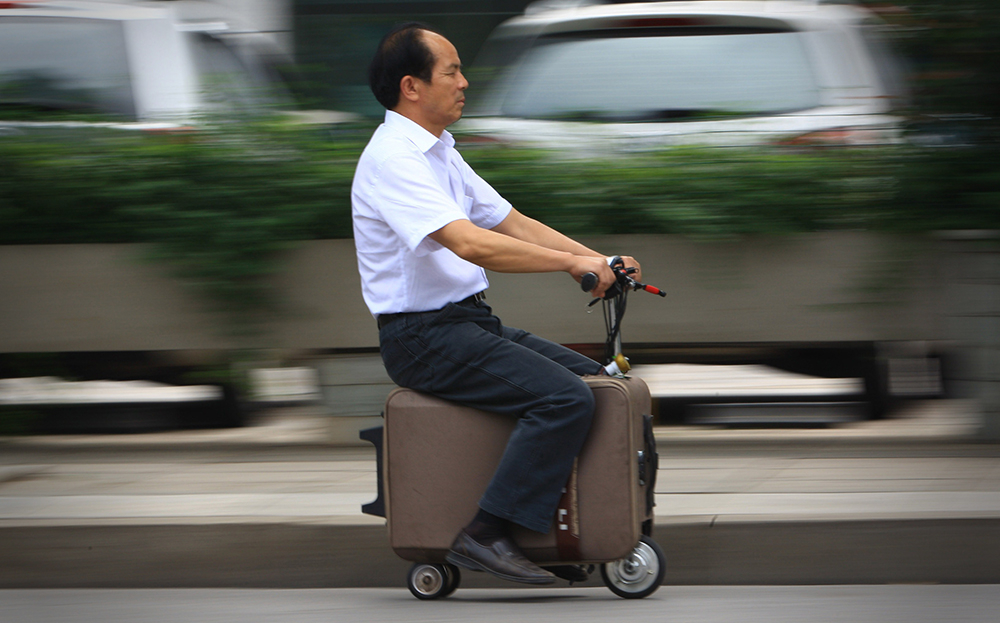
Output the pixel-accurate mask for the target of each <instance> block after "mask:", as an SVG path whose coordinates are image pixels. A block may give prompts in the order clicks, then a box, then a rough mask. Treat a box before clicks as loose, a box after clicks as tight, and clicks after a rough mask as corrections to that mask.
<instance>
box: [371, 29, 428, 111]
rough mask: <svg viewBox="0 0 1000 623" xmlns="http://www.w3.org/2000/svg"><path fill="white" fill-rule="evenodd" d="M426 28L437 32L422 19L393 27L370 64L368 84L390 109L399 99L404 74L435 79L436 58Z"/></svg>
mask: <svg viewBox="0 0 1000 623" xmlns="http://www.w3.org/2000/svg"><path fill="white" fill-rule="evenodd" d="M422 30H426V31H428V32H434V33H436V32H437V31H436V30H435V29H434V28H432V27H431V26H428V25H427V24H422V23H420V22H407V23H405V24H400V25H398V26H396V27H395V28H393V29H392V30H390V31H389V32H388V33H386V35H385V36H384V37H382V41H381V42H379V44H378V50H376V52H375V57H374V58H373V59H372V62H371V64H370V65H369V66H368V85H369V86H370V87H371V90H372V93H373V94H374V95H375V99H377V100H378V103H379V104H382V105H383V106H385V108H386V110H392V109H393V108H395V107H396V105H397V104H398V103H399V83H400V81H401V80H402V79H403V77H405V76H413V77H414V78H419V79H420V80H423V81H424V82H430V81H431V77H432V76H433V72H434V62H435V58H434V54H433V53H432V52H431V50H430V48H429V47H427V43H426V42H425V41H424V38H423V35H422V34H421V31H422Z"/></svg>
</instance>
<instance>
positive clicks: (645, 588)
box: [601, 536, 667, 599]
mask: <svg viewBox="0 0 1000 623" xmlns="http://www.w3.org/2000/svg"><path fill="white" fill-rule="evenodd" d="M666 563H667V561H666V559H665V558H664V556H663V550H661V549H660V546H659V545H657V544H656V541H654V540H652V539H651V538H649V537H647V536H643V537H640V539H639V544H638V545H636V546H635V549H633V550H632V553H631V554H629V555H628V556H626V557H625V558H622V559H621V560H616V561H614V562H608V563H605V564H603V565H601V578H602V579H603V580H604V585H605V586H607V587H608V588H609V589H611V592H612V593H614V594H615V595H618V596H619V597H623V598H625V599H642V598H643V597H648V596H650V595H652V594H653V593H654V592H655V591H656V589H658V588H660V584H662V583H663V575H664V573H666V567H667V564H666Z"/></svg>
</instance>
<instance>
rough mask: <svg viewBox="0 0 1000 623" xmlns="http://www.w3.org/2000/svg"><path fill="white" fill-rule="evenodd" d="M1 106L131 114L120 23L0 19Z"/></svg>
mask: <svg viewBox="0 0 1000 623" xmlns="http://www.w3.org/2000/svg"><path fill="white" fill-rule="evenodd" d="M0 105H4V106H7V107H10V106H18V107H28V108H53V109H66V110H79V109H90V110H96V111H101V112H109V113H116V114H120V115H123V116H125V117H128V118H134V117H135V102H134V101H133V97H132V88H131V83H130V80H129V73H128V65H127V61H126V53H125V38H124V34H123V32H122V27H121V24H120V23H117V22H108V21H102V20H86V19H65V18H29V17H10V18H4V19H2V20H0Z"/></svg>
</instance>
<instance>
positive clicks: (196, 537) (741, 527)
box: [0, 518, 1000, 588]
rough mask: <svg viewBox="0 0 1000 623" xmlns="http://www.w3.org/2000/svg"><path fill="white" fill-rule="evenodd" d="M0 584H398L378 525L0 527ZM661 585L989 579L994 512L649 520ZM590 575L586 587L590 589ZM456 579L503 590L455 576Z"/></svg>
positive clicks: (484, 579) (998, 541) (396, 567)
mask: <svg viewBox="0 0 1000 623" xmlns="http://www.w3.org/2000/svg"><path fill="white" fill-rule="evenodd" d="M0 534H2V535H3V538H2V539H0V588H97V587H100V588H167V587H188V588H209V587H255V588H318V587H326V588H344V587H402V586H405V583H406V573H407V570H408V569H409V566H410V563H408V562H406V561H404V560H401V559H400V558H398V557H397V556H396V555H395V554H394V553H393V552H392V551H391V549H390V548H389V547H388V540H387V538H386V534H385V528H384V527H383V526H377V525H366V526H362V525H340V526H330V525H309V524H293V523H273V524H262V523H253V524H223V523H219V524H211V525H206V524H200V525H185V524H176V525H114V526H112V525H98V526H48V527H44V526H33V527H8V528H4V529H3V530H2V532H0ZM654 538H655V539H656V541H657V543H659V544H660V546H661V547H662V549H663V550H664V554H665V556H666V559H667V565H668V567H667V574H666V578H665V583H666V584H677V585H702V584H706V585H713V584H714V585H727V584H775V585H778V584H781V585H785V584H883V583H962V584H975V583H998V582H1000V565H997V564H996V561H997V555H998V554H1000V518H985V519H943V520H938V519H929V520H884V521H878V520H875V521H872V520H861V521H803V522H779V523H725V524H714V525H712V524H658V525H657V526H656V528H655V531H654ZM600 584H601V581H600V574H599V573H595V574H594V576H592V578H591V579H590V580H589V581H588V582H587V585H600ZM462 586H465V587H467V588H474V587H493V586H497V587H501V586H507V587H509V586H511V584H509V583H505V582H502V581H499V580H494V579H492V578H490V577H489V576H486V575H484V574H472V573H467V574H465V576H464V578H463V582H462Z"/></svg>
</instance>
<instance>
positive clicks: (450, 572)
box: [439, 562, 462, 597]
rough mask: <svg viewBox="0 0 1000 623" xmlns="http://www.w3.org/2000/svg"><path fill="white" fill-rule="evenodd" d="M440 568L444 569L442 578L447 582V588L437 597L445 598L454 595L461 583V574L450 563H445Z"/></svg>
mask: <svg viewBox="0 0 1000 623" xmlns="http://www.w3.org/2000/svg"><path fill="white" fill-rule="evenodd" d="M441 566H442V567H444V576H445V579H446V580H447V587H446V588H445V589H444V592H443V593H441V595H439V597H447V596H448V595H451V594H452V593H454V592H455V591H456V590H457V589H458V585H459V584H461V583H462V572H461V571H459V570H458V567H456V566H455V565H453V564H451V563H450V562H446V563H444V564H443V565H441Z"/></svg>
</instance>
